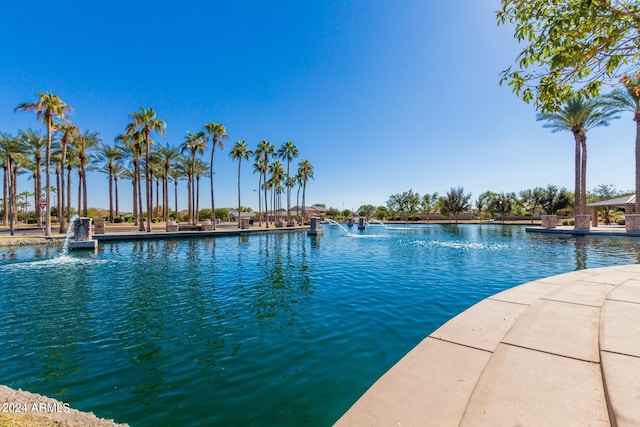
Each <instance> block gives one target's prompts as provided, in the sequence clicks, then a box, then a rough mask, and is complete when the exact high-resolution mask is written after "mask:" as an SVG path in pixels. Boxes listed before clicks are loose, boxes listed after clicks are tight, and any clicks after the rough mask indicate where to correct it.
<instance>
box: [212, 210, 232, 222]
mask: <svg viewBox="0 0 640 427" xmlns="http://www.w3.org/2000/svg"><path fill="white" fill-rule="evenodd" d="M214 218H220V219H223V220H229V219H231V212H229V210H228V209H225V208H218V209H216V212H215V216H214ZM214 222H215V221H214Z"/></svg>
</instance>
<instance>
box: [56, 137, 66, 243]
mask: <svg viewBox="0 0 640 427" xmlns="http://www.w3.org/2000/svg"><path fill="white" fill-rule="evenodd" d="M60 145H61V148H62V154H61V155H60V192H59V194H58V201H60V203H58V205H59V206H60V208H61V209H60V212H59V213H58V216H59V217H60V229H59V230H58V232H59V233H60V234H62V233H66V232H67V222H66V214H67V209H66V207H65V203H66V202H65V200H66V198H65V188H64V168H65V161H66V157H67V144H66V143H65V142H61V143H60Z"/></svg>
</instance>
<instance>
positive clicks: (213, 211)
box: [211, 139, 216, 230]
mask: <svg viewBox="0 0 640 427" xmlns="http://www.w3.org/2000/svg"><path fill="white" fill-rule="evenodd" d="M215 153H216V141H215V139H214V140H213V141H212V144H211V222H213V229H214V230H215V229H216V202H215V198H214V197H213V175H214V173H213V158H214V156H215Z"/></svg>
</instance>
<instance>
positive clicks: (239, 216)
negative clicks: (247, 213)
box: [238, 157, 242, 228]
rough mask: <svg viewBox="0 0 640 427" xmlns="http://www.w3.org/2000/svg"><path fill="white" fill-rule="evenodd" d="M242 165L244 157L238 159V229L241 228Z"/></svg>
mask: <svg viewBox="0 0 640 427" xmlns="http://www.w3.org/2000/svg"><path fill="white" fill-rule="evenodd" d="M241 164H242V157H239V158H238V228H240V218H241V215H240V206H241V205H240V165H241Z"/></svg>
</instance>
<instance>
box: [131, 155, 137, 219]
mask: <svg viewBox="0 0 640 427" xmlns="http://www.w3.org/2000/svg"><path fill="white" fill-rule="evenodd" d="M133 170H134V172H133V176H132V177H131V185H132V186H133V188H132V191H131V194H132V195H133V212H132V213H133V225H138V183H137V181H138V180H137V178H136V173H135V171H136V165H135V160H134V163H133Z"/></svg>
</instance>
